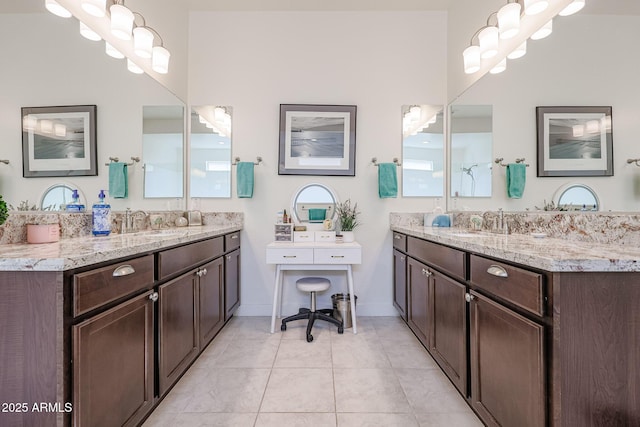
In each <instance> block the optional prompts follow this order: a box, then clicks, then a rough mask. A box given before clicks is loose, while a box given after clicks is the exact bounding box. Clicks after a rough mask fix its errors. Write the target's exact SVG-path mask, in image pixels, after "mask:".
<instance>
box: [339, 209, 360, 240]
mask: <svg viewBox="0 0 640 427" xmlns="http://www.w3.org/2000/svg"><path fill="white" fill-rule="evenodd" d="M336 214H337V217H338V227H339V229H340V234H341V235H342V238H343V241H344V242H353V241H354V237H353V230H354V229H355V228H356V227H357V226H358V225H360V222H359V221H358V215H360V212H359V211H358V204H357V203H354V204H353V206H352V205H351V199H347V200H345V201H344V202H343V203H338V204H337V205H336Z"/></svg>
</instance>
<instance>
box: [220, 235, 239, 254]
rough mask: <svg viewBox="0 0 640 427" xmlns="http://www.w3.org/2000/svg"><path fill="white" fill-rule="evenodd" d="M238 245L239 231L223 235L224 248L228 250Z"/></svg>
mask: <svg viewBox="0 0 640 427" xmlns="http://www.w3.org/2000/svg"><path fill="white" fill-rule="evenodd" d="M239 247H240V232H239V231H236V232H235V233H229V234H227V235H225V236H224V250H225V252H230V251H232V250H234V249H237V248H239Z"/></svg>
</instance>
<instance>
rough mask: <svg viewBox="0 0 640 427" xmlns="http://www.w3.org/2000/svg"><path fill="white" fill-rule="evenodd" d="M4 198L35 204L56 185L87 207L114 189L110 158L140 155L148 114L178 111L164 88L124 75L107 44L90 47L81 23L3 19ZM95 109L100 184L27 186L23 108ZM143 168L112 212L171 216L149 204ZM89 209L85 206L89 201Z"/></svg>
mask: <svg viewBox="0 0 640 427" xmlns="http://www.w3.org/2000/svg"><path fill="white" fill-rule="evenodd" d="M0 52H2V55H3V59H4V60H3V63H2V67H0V141H1V144H0V159H9V161H10V164H9V165H4V164H0V194H2V195H3V198H4V200H5V201H7V203H11V204H12V205H14V206H17V205H18V204H19V203H20V201H22V200H27V199H28V200H29V201H30V202H31V203H37V202H38V201H39V200H40V197H41V196H42V194H43V193H44V191H45V190H46V189H47V188H48V187H49V186H51V185H53V184H56V183H60V182H66V183H69V184H70V185H71V186H72V187H74V188H75V187H78V188H80V190H81V191H82V192H83V193H84V195H85V196H86V198H87V199H88V203H87V204H88V205H90V204H91V203H92V202H94V201H95V200H96V199H97V195H98V192H99V190H100V189H103V188H104V189H107V188H108V168H107V167H106V166H105V162H108V159H109V156H118V157H120V159H122V160H127V159H129V158H130V157H131V156H141V155H142V106H143V105H178V104H180V101H179V100H178V99H177V98H176V97H175V96H173V95H172V94H171V93H169V92H168V91H167V90H166V89H165V88H163V87H162V86H161V85H160V84H159V83H158V82H156V81H154V80H153V79H151V78H150V77H149V76H146V75H136V74H133V73H130V72H129V71H127V69H126V64H125V62H124V60H116V59H113V58H111V57H109V56H107V55H106V54H105V53H104V44H103V43H102V42H92V41H89V40H86V39H84V38H83V37H81V36H80V33H79V32H78V21H77V20H75V19H62V18H59V17H57V16H54V15H52V14H50V13H48V12H47V13H42V14H39V13H33V14H0ZM85 104H96V105H97V112H98V114H97V131H98V137H97V145H98V176H92V177H71V178H64V177H63V178H23V177H22V130H21V123H20V121H21V113H20V108H21V107H40V106H56V105H85ZM142 183H143V171H142V168H141V164H136V165H135V166H133V167H131V168H129V185H130V187H129V195H130V197H129V199H125V200H110V201H111V204H112V207H113V208H114V209H117V210H122V209H124V208H125V207H127V206H128V207H134V206H135V207H136V208H141V209H151V208H154V209H166V200H143V198H142ZM83 202H84V200H83Z"/></svg>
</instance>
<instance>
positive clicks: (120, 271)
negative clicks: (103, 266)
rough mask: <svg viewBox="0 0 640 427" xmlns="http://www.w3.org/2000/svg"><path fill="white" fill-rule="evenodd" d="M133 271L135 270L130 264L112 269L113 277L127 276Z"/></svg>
mask: <svg viewBox="0 0 640 427" xmlns="http://www.w3.org/2000/svg"><path fill="white" fill-rule="evenodd" d="M135 272H136V270H135V269H134V268H133V267H132V266H130V265H129V264H125V265H121V266H120V267H118V268H116V269H115V270H113V277H122V276H128V275H130V274H133V273H135Z"/></svg>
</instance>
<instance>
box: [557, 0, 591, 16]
mask: <svg viewBox="0 0 640 427" xmlns="http://www.w3.org/2000/svg"><path fill="white" fill-rule="evenodd" d="M584 2H585V0H573V1H572V2H571V3H569V4H568V5H567V6H566V7H565V8H564V9H562V10H561V11H560V13H558V15H560V16H569V15H573V14H574V13H576V12H578V11H580V10H581V9H582V8H583V7H584Z"/></svg>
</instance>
